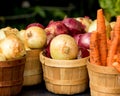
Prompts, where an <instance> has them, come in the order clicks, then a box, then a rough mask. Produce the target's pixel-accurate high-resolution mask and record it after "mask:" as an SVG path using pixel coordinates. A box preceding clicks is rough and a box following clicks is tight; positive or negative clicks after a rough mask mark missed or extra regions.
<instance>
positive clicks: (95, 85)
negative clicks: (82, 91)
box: [87, 63, 120, 96]
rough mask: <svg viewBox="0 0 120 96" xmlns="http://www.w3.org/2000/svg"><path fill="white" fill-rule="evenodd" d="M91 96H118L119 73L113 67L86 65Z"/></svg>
mask: <svg viewBox="0 0 120 96" xmlns="http://www.w3.org/2000/svg"><path fill="white" fill-rule="evenodd" d="M87 69H88V73H89V79H90V83H89V84H90V93H91V96H120V73H119V72H117V70H116V69H115V68H114V67H105V66H99V65H95V64H90V63H88V65H87Z"/></svg>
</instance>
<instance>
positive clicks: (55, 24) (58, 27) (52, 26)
mask: <svg viewBox="0 0 120 96" xmlns="http://www.w3.org/2000/svg"><path fill="white" fill-rule="evenodd" d="M45 31H46V32H47V34H49V33H52V34H54V35H59V34H68V33H69V31H68V29H67V27H66V26H65V25H64V24H63V23H62V21H53V20H51V21H50V22H49V24H48V26H47V27H46V28H45Z"/></svg>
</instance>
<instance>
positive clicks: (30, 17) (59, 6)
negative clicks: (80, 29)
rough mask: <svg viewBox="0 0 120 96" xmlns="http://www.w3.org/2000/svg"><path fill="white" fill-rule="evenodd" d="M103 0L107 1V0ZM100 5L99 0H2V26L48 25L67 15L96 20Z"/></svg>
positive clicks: (0, 4)
mask: <svg viewBox="0 0 120 96" xmlns="http://www.w3.org/2000/svg"><path fill="white" fill-rule="evenodd" d="M101 1H104V3H105V0H101ZM106 1H108V2H110V1H116V0H106ZM119 1H120V0H119ZM102 4H103V3H102ZM100 7H101V5H100V2H99V0H0V28H1V27H6V26H11V27H16V28H18V29H23V28H25V26H26V25H28V24H29V23H32V22H39V23H41V24H43V25H44V26H47V24H48V22H49V21H50V20H61V19H63V18H64V17H66V16H67V17H84V16H89V17H90V18H91V19H93V20H94V19H96V12H97V9H98V8H100Z"/></svg>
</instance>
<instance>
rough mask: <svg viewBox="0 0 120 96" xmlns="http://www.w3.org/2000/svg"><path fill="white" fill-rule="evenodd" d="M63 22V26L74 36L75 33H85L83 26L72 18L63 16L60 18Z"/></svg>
mask: <svg viewBox="0 0 120 96" xmlns="http://www.w3.org/2000/svg"><path fill="white" fill-rule="evenodd" d="M62 22H63V24H65V26H66V27H67V28H68V30H69V31H70V33H69V34H70V35H71V36H74V35H76V34H80V33H82V34H83V33H86V31H85V26H84V25H83V24H82V23H81V22H79V21H77V20H76V19H74V18H64V19H63V20H62Z"/></svg>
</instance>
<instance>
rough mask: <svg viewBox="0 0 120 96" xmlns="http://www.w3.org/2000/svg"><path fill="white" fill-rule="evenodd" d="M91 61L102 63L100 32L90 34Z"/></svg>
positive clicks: (92, 62)
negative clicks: (99, 44) (99, 47)
mask: <svg viewBox="0 0 120 96" xmlns="http://www.w3.org/2000/svg"><path fill="white" fill-rule="evenodd" d="M90 63H91V64H97V65H101V62H100V55H99V49H98V33H97V32H96V31H93V32H92V34H91V36H90Z"/></svg>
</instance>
